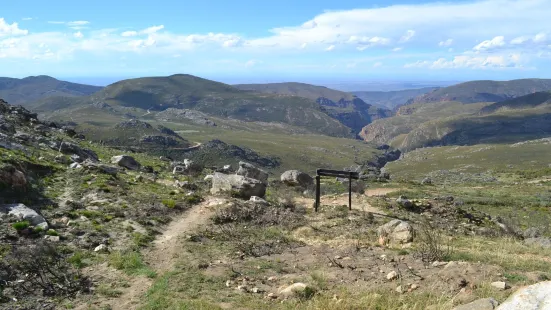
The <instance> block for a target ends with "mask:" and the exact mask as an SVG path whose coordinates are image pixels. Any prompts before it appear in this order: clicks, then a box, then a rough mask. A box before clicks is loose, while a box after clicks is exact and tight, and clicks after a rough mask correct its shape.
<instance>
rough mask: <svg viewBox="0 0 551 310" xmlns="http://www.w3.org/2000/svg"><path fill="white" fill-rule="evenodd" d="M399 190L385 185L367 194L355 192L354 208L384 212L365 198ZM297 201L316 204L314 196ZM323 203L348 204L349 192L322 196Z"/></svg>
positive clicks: (310, 204)
mask: <svg viewBox="0 0 551 310" xmlns="http://www.w3.org/2000/svg"><path fill="white" fill-rule="evenodd" d="M397 190H399V189H396V188H384V187H383V188H373V189H369V190H366V191H365V195H358V194H355V193H353V194H352V208H353V209H358V210H362V211H365V212H371V213H376V214H377V213H378V214H384V212H382V211H381V210H379V209H377V208H375V207H373V206H371V204H369V202H367V201H366V199H365V198H366V197H371V196H382V195H386V194H388V193H391V192H394V191H397ZM295 201H296V202H297V203H299V204H302V205H303V206H306V207H308V208H310V207H312V206H313V205H314V199H313V198H296V199H295ZM321 203H322V204H325V205H333V206H341V205H348V193H344V194H340V195H328V196H322V197H321Z"/></svg>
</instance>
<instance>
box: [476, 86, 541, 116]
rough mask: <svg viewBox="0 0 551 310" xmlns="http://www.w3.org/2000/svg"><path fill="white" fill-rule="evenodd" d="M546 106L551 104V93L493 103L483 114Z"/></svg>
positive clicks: (484, 109)
mask: <svg viewBox="0 0 551 310" xmlns="http://www.w3.org/2000/svg"><path fill="white" fill-rule="evenodd" d="M545 104H551V92H549V91H544V92H537V93H533V94H530V95H526V96H521V97H518V98H514V99H510V100H505V101H501V102H496V103H493V104H491V105H489V106H487V107H484V108H483V109H482V110H481V112H482V113H483V114H487V113H493V112H496V111H498V110H500V109H501V110H506V109H508V110H515V109H526V108H533V107H537V106H541V105H545Z"/></svg>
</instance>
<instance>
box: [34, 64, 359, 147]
mask: <svg viewBox="0 0 551 310" xmlns="http://www.w3.org/2000/svg"><path fill="white" fill-rule="evenodd" d="M30 106H31V107H34V108H35V109H36V110H38V111H40V112H41V113H42V114H43V115H44V116H46V117H52V115H55V117H58V118H60V117H65V118H74V117H78V114H82V113H88V110H90V109H92V108H91V107H93V109H95V110H98V109H101V110H102V111H103V112H98V113H100V114H106V113H107V114H112V115H118V116H119V118H122V119H124V118H136V117H141V116H143V115H146V114H149V113H155V112H161V111H164V110H166V109H168V108H175V109H192V110H197V111H200V112H203V113H206V114H208V115H211V116H214V117H221V118H227V119H233V120H239V121H245V122H266V123H279V124H284V125H288V126H296V127H301V128H304V129H306V130H307V131H310V132H314V133H318V134H326V135H331V136H339V137H351V136H352V133H351V130H350V128H348V127H346V126H345V125H343V124H341V123H339V121H337V120H335V119H334V118H332V117H331V116H329V115H328V113H327V112H326V111H324V109H322V108H321V107H320V106H319V104H317V103H316V102H315V101H312V100H310V99H307V98H302V97H281V96H277V95H266V94H258V93H252V92H248V91H242V90H239V89H237V88H235V87H232V86H230V85H227V84H223V83H218V82H214V81H210V80H206V79H202V78H199V77H195V76H191V75H183V74H179V75H172V76H168V77H146V78H138V79H129V80H123V81H120V82H117V83H114V84H111V85H109V86H107V87H105V88H104V89H102V90H101V91H99V92H97V93H95V94H93V95H91V96H88V97H84V98H77V99H75V100H74V101H72V100H68V99H61V100H60V99H59V98H46V99H42V100H39V101H38V102H34V103H32V104H31V105H30ZM60 107H65V108H66V109H65V110H64V111H63V110H62V111H59V110H58V108H60ZM96 112H97V111H96ZM96 114H97V113H96ZM88 121H98V122H102V121H103V120H102V119H95V118H92V119H88Z"/></svg>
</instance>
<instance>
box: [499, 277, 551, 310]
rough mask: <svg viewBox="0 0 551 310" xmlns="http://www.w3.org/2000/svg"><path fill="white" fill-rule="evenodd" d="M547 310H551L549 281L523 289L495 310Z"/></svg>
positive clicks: (550, 286)
mask: <svg viewBox="0 0 551 310" xmlns="http://www.w3.org/2000/svg"><path fill="white" fill-rule="evenodd" d="M549 309H551V281H545V282H540V283H536V284H533V285H530V286H526V287H523V288H521V289H519V290H517V291H516V292H515V293H513V295H511V296H510V297H509V298H508V299H507V300H506V301H504V302H503V303H502V304H501V306H499V307H497V310H549Z"/></svg>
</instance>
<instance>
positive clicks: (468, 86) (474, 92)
mask: <svg viewBox="0 0 551 310" xmlns="http://www.w3.org/2000/svg"><path fill="white" fill-rule="evenodd" d="M550 89H551V79H519V80H511V81H489V80H481V81H470V82H465V83H460V84H457V85H452V86H449V87H444V88H439V89H436V90H434V91H432V92H430V93H428V94H425V95H421V96H418V97H416V98H415V99H412V100H411V101H410V102H409V103H430V102H446V101H456V102H461V103H476V102H497V101H503V100H507V99H512V98H516V97H519V96H524V95H528V94H531V93H535V92H539V91H547V90H550Z"/></svg>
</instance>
